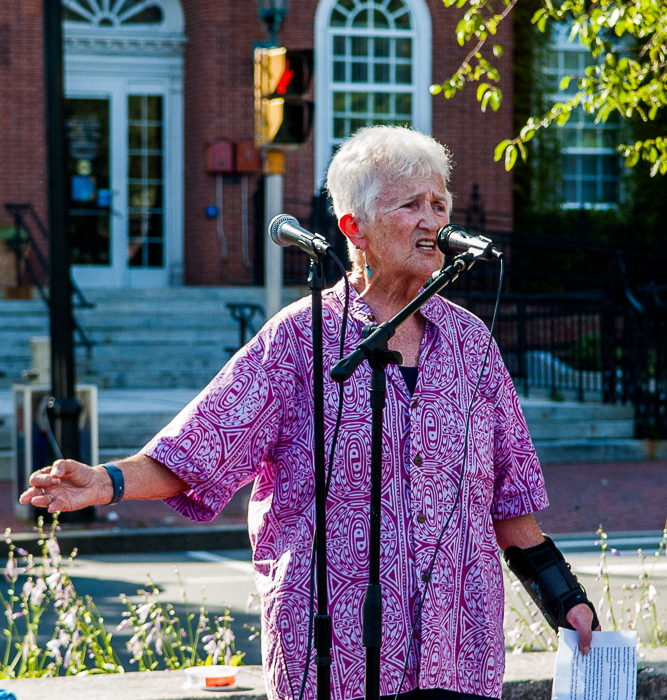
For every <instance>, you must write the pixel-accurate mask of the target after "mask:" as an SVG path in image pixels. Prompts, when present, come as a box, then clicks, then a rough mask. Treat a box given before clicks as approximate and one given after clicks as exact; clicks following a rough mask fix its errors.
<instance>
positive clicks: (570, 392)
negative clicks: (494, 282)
mask: <svg viewBox="0 0 667 700" xmlns="http://www.w3.org/2000/svg"><path fill="white" fill-rule="evenodd" d="M445 296H446V297H447V298H449V299H450V300H451V301H453V302H455V303H458V304H460V305H461V306H463V307H465V308H466V309H468V310H469V311H471V312H472V313H474V314H475V315H476V316H478V317H480V318H481V319H482V320H484V321H485V322H486V323H487V325H488V324H490V323H491V318H492V314H493V309H494V305H495V295H491V294H483V293H479V292H465V291H461V290H457V289H455V288H454V287H452V288H451V289H450V290H448V291H447V292H446V294H445ZM501 299H502V301H501V304H500V306H499V310H498V316H497V318H496V326H495V330H494V337H495V339H496V342H497V343H498V347H499V349H500V352H501V354H502V356H503V359H504V361H505V365H506V366H507V369H508V371H509V373H510V375H511V376H512V378H513V380H514V382H515V385H516V387H517V390H518V391H520V392H521V393H522V394H523V395H524V396H526V397H530V396H548V397H550V398H552V399H555V400H565V399H567V400H573V401H586V400H588V401H591V400H593V401H600V400H602V389H603V377H602V357H601V354H600V309H601V305H600V302H601V297H600V295H595V294H536V295H530V296H529V295H521V294H503V295H502V297H501Z"/></svg>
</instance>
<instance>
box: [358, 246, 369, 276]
mask: <svg viewBox="0 0 667 700" xmlns="http://www.w3.org/2000/svg"><path fill="white" fill-rule="evenodd" d="M360 249H361V246H357V250H360ZM361 252H362V253H363V254H364V265H365V266H366V274H367V275H368V279H370V278H371V268H370V267H369V265H368V259H367V258H366V251H365V250H362V251H361Z"/></svg>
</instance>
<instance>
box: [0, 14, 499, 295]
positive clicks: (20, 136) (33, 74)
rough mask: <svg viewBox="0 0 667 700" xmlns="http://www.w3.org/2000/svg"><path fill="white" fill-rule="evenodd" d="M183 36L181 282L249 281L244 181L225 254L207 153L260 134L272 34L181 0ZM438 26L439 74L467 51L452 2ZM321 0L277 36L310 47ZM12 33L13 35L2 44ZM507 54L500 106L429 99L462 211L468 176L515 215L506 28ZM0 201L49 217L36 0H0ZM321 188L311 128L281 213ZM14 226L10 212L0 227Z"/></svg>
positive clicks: (242, 17) (227, 200) (465, 97)
mask: <svg viewBox="0 0 667 700" xmlns="http://www.w3.org/2000/svg"><path fill="white" fill-rule="evenodd" d="M182 2H183V9H184V12H185V20H186V34H187V37H188V41H187V44H186V47H185V57H184V58H185V79H184V104H185V173H184V181H185V203H184V204H185V232H184V236H185V261H184V262H185V283H186V284H191V285H220V284H230V283H237V282H246V283H249V282H251V281H252V271H251V270H250V269H248V267H247V266H246V265H245V264H244V262H243V256H242V248H241V213H242V212H241V181H240V180H237V181H234V180H233V179H231V178H224V180H225V181H224V184H223V202H224V206H223V229H224V233H225V235H226V239H227V246H228V256H227V260H226V261H223V260H222V259H221V244H220V238H219V235H218V231H217V227H216V221H215V219H207V218H206V216H205V210H206V207H207V206H210V205H215V204H216V177H215V176H214V175H210V174H209V173H207V171H206V149H207V147H208V146H209V145H210V144H212V143H214V142H216V141H218V140H219V139H223V138H224V139H230V140H232V141H239V140H251V139H252V138H253V128H254V118H253V87H252V70H253V68H252V47H253V42H254V41H258V40H264V39H265V38H266V35H265V32H264V27H263V26H262V24H261V23H260V21H259V19H258V17H257V9H256V5H255V3H251V2H237V1H236V0H182ZM427 2H428V5H429V8H430V12H431V20H432V25H433V80H434V81H438V80H444V79H445V78H446V77H449V76H450V75H451V73H452V72H453V71H454V70H455V69H456V68H457V67H458V65H459V63H460V61H461V59H462V58H463V56H464V55H465V50H464V49H462V48H461V47H459V46H458V44H457V43H456V40H455V37H454V28H455V25H456V22H457V20H458V14H457V11H456V10H452V9H445V8H444V7H443V5H442V3H441V1H440V0H427ZM316 7H317V0H292V3H291V7H290V14H289V17H288V18H287V20H286V22H285V23H284V25H283V28H282V31H281V34H280V39H281V42H282V43H283V44H284V45H286V46H288V47H289V48H293V49H300V48H313V43H314V21H315V10H316ZM3 37H9V42H7V41H4V40H2V38H3ZM499 40H500V42H501V43H502V44H503V47H504V49H505V53H504V55H503V57H502V59H501V60H500V61H499V64H500V68H501V71H502V76H503V80H502V83H501V87H502V89H503V92H504V94H505V96H506V102H505V104H503V106H502V108H501V111H500V112H499V113H497V114H494V113H487V114H485V115H483V114H481V112H480V110H479V103H478V102H477V100H476V99H475V88H474V87H468V88H466V89H465V91H464V92H463V94H461V95H459V96H458V97H457V98H455V99H454V100H445V99H444V97H442V95H438V96H435V97H433V98H432V100H433V135H434V136H435V137H436V138H437V139H439V140H441V141H442V142H444V143H446V144H447V145H448V146H449V148H450V149H451V151H452V154H453V156H454V161H455V163H456V166H455V168H454V171H453V175H452V182H451V189H452V192H453V194H454V195H455V198H456V199H455V206H457V207H463V208H464V207H465V204H466V202H467V199H468V196H469V193H470V190H471V188H472V183H473V182H477V183H479V186H480V191H481V194H482V197H483V198H484V201H485V204H486V207H487V209H488V210H489V211H500V212H504V213H505V214H507V215H511V211H512V181H511V176H510V175H508V174H507V173H505V171H504V169H503V167H502V164H500V163H494V162H493V147H494V146H495V144H496V143H497V142H498V141H500V140H501V139H502V138H505V137H507V136H509V135H510V134H511V129H512V111H511V102H510V99H509V96H511V93H512V85H511V80H512V76H511V70H510V67H511V60H512V51H511V32H510V26H509V23H507V25H506V26H505V27H504V28H503V29H502V30H501V32H500V36H499ZM0 45H1V46H0V204H2V205H4V203H5V202H8V201H30V202H33V203H35V204H36V205H37V208H38V211H39V214H40V216H43V217H44V216H45V214H46V212H45V201H46V189H45V173H46V168H45V141H44V137H45V135H44V97H43V95H44V87H43V81H42V74H43V70H42V19H41V0H4V1H3V2H1V3H0ZM258 183H259V176H258V175H252V176H250V178H249V188H248V189H249V212H248V228H249V239H250V251H249V253H250V259H251V260H252V259H253V258H254V229H255V222H254V217H253V207H252V195H253V193H254V191H255V190H256V188H257V186H258ZM313 189H314V148H313V136H312V135H311V137H310V140H309V142H308V144H307V145H306V146H305V147H304V148H303V149H301V150H299V151H297V152H291V153H288V154H287V158H286V176H285V210H286V211H287V212H289V213H291V214H294V215H295V216H297V217H298V218H299V219H301V220H303V221H306V220H307V217H308V215H309V213H310V200H311V196H312V194H313ZM9 224H10V222H9V220H8V219H7V215H6V214H5V212H4V210H3V211H1V212H0V226H7V225H9Z"/></svg>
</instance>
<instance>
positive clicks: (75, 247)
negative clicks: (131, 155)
mask: <svg viewBox="0 0 667 700" xmlns="http://www.w3.org/2000/svg"><path fill="white" fill-rule="evenodd" d="M65 115H66V128H67V178H68V185H69V186H68V208H67V228H68V234H69V236H70V245H71V251H72V264H73V265H106V266H108V265H110V264H111V198H112V191H111V189H110V178H109V155H110V154H109V99H104V98H97V99H87V98H83V99H81V98H71V99H68V100H67V101H66V103H65Z"/></svg>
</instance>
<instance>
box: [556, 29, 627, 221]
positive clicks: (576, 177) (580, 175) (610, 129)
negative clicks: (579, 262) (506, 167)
mask: <svg viewBox="0 0 667 700" xmlns="http://www.w3.org/2000/svg"><path fill="white" fill-rule="evenodd" d="M569 30H570V28H569V26H567V25H563V26H557V27H555V28H554V29H553V33H552V37H551V46H550V49H549V52H548V56H547V65H546V67H545V73H546V74H547V75H549V76H551V77H552V84H553V86H554V88H555V89H556V90H557V91H558V92H555V93H552V95H551V98H552V100H553V101H554V102H564V101H565V100H567V99H568V98H569V97H571V96H572V95H573V94H574V93H575V92H576V91H577V79H578V78H580V77H583V76H584V75H585V70H586V68H588V67H589V66H592V65H595V63H596V59H595V58H593V57H592V56H591V53H590V51H587V50H586V49H585V48H584V47H583V46H582V45H581V44H580V43H579V42H578V41H573V42H570V41H569V39H568V36H569ZM568 75H569V76H574V79H573V80H571V81H570V84H569V86H568V87H567V88H566V89H562V88H561V87H560V84H561V80H562V79H563V78H564V77H565V76H568ZM618 126H619V124H618V115H617V114H616V113H614V114H613V115H612V116H611V117H610V118H609V119H608V120H607V121H606V122H600V123H599V124H595V115H593V114H587V113H586V112H584V110H583V109H582V108H581V107H579V108H578V109H576V110H574V111H573V112H572V114H571V116H570V118H569V120H568V121H567V122H566V123H565V124H564V125H563V126H562V127H561V128H560V129H559V138H560V150H561V182H560V199H561V201H562V202H563V207H564V208H566V209H579V208H582V207H595V208H600V209H604V208H608V207H611V206H613V205H615V204H617V203H618V201H619V194H620V193H619V182H620V167H619V156H618V154H617V153H616V146H617V144H618Z"/></svg>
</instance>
